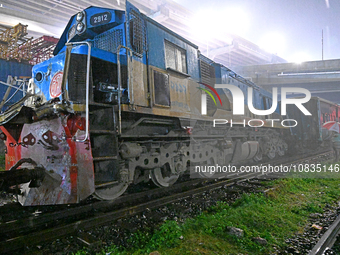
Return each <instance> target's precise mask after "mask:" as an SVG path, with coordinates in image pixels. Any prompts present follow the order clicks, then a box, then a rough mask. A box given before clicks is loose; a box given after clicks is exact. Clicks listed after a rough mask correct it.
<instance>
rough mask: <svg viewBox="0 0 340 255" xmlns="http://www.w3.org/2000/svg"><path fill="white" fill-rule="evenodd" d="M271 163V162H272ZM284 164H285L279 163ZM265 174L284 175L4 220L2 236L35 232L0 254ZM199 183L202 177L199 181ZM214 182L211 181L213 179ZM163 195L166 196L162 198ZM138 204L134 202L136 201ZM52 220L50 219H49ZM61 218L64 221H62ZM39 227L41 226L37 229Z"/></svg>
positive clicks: (0, 245) (8, 243)
mask: <svg viewBox="0 0 340 255" xmlns="http://www.w3.org/2000/svg"><path fill="white" fill-rule="evenodd" d="M328 154H330V152H323V153H320V154H317V155H315V154H314V155H312V156H308V157H306V158H303V159H300V160H295V161H290V162H289V163H287V162H286V163H285V164H293V163H297V162H301V161H305V160H309V159H315V158H316V157H319V156H322V155H328ZM272 163H273V162H272ZM282 164H284V163H282ZM265 176H268V177H269V178H270V177H272V176H274V177H281V176H283V175H281V176H280V175H275V174H274V175H270V174H263V173H260V174H259V173H246V174H244V173H243V174H241V173H239V174H235V177H234V178H232V179H227V180H222V181H221V180H220V181H218V182H215V183H213V184H209V185H205V186H202V187H196V188H193V189H189V190H186V191H184V192H180V191H181V190H183V187H186V188H187V189H188V188H189V187H190V186H189V185H188V183H191V184H192V186H195V182H196V183H197V180H192V181H189V182H184V183H180V184H178V185H174V186H173V188H176V189H177V192H179V193H176V194H172V195H170V196H165V195H166V194H169V193H170V192H173V190H172V189H171V188H170V189H169V188H157V189H154V191H155V192H154V194H160V195H161V196H163V197H161V198H156V199H155V198H153V200H151V201H147V202H142V203H139V204H138V202H135V203H134V202H133V201H132V200H131V201H130V203H128V199H127V197H129V196H131V197H135V199H136V200H135V201H141V198H143V197H150V194H151V193H152V192H150V191H145V192H141V193H137V194H131V195H127V196H122V197H120V198H118V199H117V200H115V201H101V202H98V203H93V204H89V205H85V206H80V207H76V208H72V209H68V210H67V212H60V211H59V212H55V213H52V214H48V215H46V216H45V217H41V218H35V217H30V218H29V219H25V220H18V221H17V222H12V223H8V224H7V223H5V224H1V225H0V226H1V227H0V235H2V236H6V235H7V236H8V235H9V236H10V235H11V234H12V233H15V234H16V231H18V232H20V230H22V229H23V230H24V231H26V233H27V232H28V229H31V231H32V230H36V229H38V230H37V231H36V232H33V233H32V232H29V233H27V234H25V233H23V232H24V231H22V232H21V233H20V236H15V237H10V238H9V239H7V240H2V241H1V242H0V253H5V252H10V251H13V250H17V249H20V248H23V247H25V246H28V245H29V246H32V245H35V244H39V243H41V242H47V241H51V240H55V239H57V238H60V237H62V236H65V235H75V234H77V232H78V231H79V230H88V229H91V228H94V227H98V226H100V225H103V224H106V223H109V222H112V221H115V220H117V219H120V218H124V217H128V216H132V215H134V214H137V213H140V212H143V211H145V210H146V209H154V208H157V207H160V206H163V205H166V204H169V203H172V202H176V201H178V200H181V199H183V198H185V197H189V196H192V195H196V194H201V193H204V192H206V191H209V190H214V189H218V188H221V187H226V186H231V185H234V184H237V183H240V182H243V181H246V180H250V179H253V178H261V177H265ZM200 181H201V182H202V180H200ZM212 181H213V180H212ZM164 196H165V197H164ZM127 203H128V204H129V206H127V207H125V208H123V209H119V210H115V211H108V210H112V209H113V208H115V209H116V208H121V207H120V206H118V205H122V204H125V205H126V204H127ZM136 203H137V204H136ZM65 215H66V216H67V220H70V218H72V217H73V218H76V219H75V220H76V221H75V222H72V223H65V217H66V216H65ZM80 215H82V217H83V218H84V216H85V217H88V218H85V219H82V218H81V217H80ZM51 219H52V220H51ZM63 220H64V221H63ZM51 221H53V222H54V224H56V222H57V223H58V224H60V223H64V225H62V226H58V227H56V226H50V225H49V226H48V223H49V222H51ZM45 224H46V225H47V227H49V229H43V230H41V227H42V226H44V225H45ZM39 228H40V229H39Z"/></svg>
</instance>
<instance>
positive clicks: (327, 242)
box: [308, 215, 340, 255]
mask: <svg viewBox="0 0 340 255" xmlns="http://www.w3.org/2000/svg"><path fill="white" fill-rule="evenodd" d="M339 232H340V215H339V216H338V217H337V218H336V220H335V221H334V222H333V224H332V225H331V226H330V227H329V228H328V230H327V231H326V233H324V234H323V236H322V237H321V238H320V240H319V241H318V242H317V243H316V245H315V246H314V247H313V249H312V250H311V251H310V252H309V253H308V255H322V254H325V252H326V251H327V250H328V249H329V248H332V246H333V245H334V243H335V241H336V238H337V236H338V234H339Z"/></svg>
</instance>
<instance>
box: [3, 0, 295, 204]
mask: <svg viewBox="0 0 340 255" xmlns="http://www.w3.org/2000/svg"><path fill="white" fill-rule="evenodd" d="M54 55H55V56H54V57H53V58H51V59H50V60H47V61H45V62H43V63H40V64H38V65H36V66H34V67H33V74H32V77H33V79H32V82H31V83H30V85H29V88H28V91H27V93H26V95H25V97H24V98H23V99H21V100H20V101H19V102H17V103H16V104H14V105H13V106H11V107H10V108H9V109H8V110H7V111H6V112H4V113H3V114H2V115H1V116H0V125H1V127H0V128H1V131H2V132H1V134H0V138H1V139H2V140H4V141H5V143H6V146H7V151H6V170H10V171H5V174H6V176H5V174H4V175H3V176H2V180H3V186H7V187H10V186H13V185H18V186H17V187H19V190H17V191H16V192H18V197H19V200H20V202H21V203H22V204H23V205H41V204H65V203H76V202H79V201H81V200H84V199H85V198H87V197H89V196H90V195H93V196H95V197H97V198H99V199H103V200H110V199H114V198H116V197H118V196H120V195H121V194H123V193H124V192H125V190H126V189H127V187H128V186H129V185H131V184H136V183H140V182H148V181H149V180H150V179H151V180H152V181H153V182H154V183H155V184H156V185H157V186H161V187H167V186H170V185H172V184H174V183H175V182H176V181H177V180H178V178H179V176H181V175H182V174H184V173H185V172H186V171H188V169H189V168H190V166H195V165H203V164H206V165H214V164H219V165H223V164H228V163H237V162H242V161H247V160H255V161H260V160H262V158H263V157H266V158H269V159H273V158H274V157H277V156H283V155H284V154H285V152H286V151H287V143H286V142H285V141H284V139H283V134H284V133H285V132H286V133H287V134H288V133H289V128H287V127H285V126H282V125H279V123H280V121H281V119H282V117H281V115H279V113H278V112H277V111H275V112H273V113H272V114H270V115H266V116H255V115H254V114H253V113H251V111H249V107H248V105H247V102H248V101H247V96H246V97H245V98H244V102H240V101H236V100H233V98H232V95H231V93H230V91H228V90H227V89H224V88H216V89H215V88H214V84H229V85H234V86H236V87H237V88H238V89H240V90H241V91H243V92H244V94H246V92H247V89H248V88H252V91H253V94H252V99H253V100H252V102H253V107H255V108H256V109H263V110H265V109H268V108H269V107H270V106H271V105H272V104H273V101H272V100H273V99H272V95H271V93H269V92H267V91H265V90H263V89H261V88H259V87H257V86H256V85H255V84H253V83H252V82H250V81H247V80H245V79H244V78H242V77H241V76H239V75H237V74H236V73H234V72H233V71H232V70H230V69H228V68H227V67H225V66H222V65H220V64H218V63H215V62H213V61H212V60H210V59H209V58H207V57H205V56H203V55H202V54H201V53H200V51H199V49H198V47H197V46H196V45H195V44H193V43H191V42H190V41H188V40H186V39H185V38H183V37H181V36H179V35H178V34H176V33H174V32H173V31H171V30H169V29H167V28H166V27H164V26H162V25H160V24H159V23H157V22H155V21H154V20H152V19H150V18H148V17H147V16H145V15H143V14H141V13H140V12H139V10H138V9H137V8H135V7H134V6H133V5H131V4H130V3H129V2H127V3H126V11H120V10H112V9H105V8H98V7H89V8H87V9H85V10H84V11H81V12H79V13H77V14H76V15H74V16H73V17H72V18H71V19H70V21H69V23H68V25H67V27H66V29H65V31H64V33H63V34H62V37H61V39H60V41H59V42H58V44H57V46H56V48H55V51H54ZM216 98H218V100H216ZM203 99H204V100H203ZM239 105H243V106H244V109H245V112H244V115H242V116H240V115H238V116H233V113H232V112H233V110H234V109H236V106H239ZM203 106H204V107H203ZM203 108H204V109H205V112H204V113H203V114H202V109H203ZM216 119H220V120H221V119H224V120H225V119H228V120H231V119H232V121H233V122H234V125H230V123H229V124H228V125H218V126H216V127H214V128H213V127H212V122H213V120H216ZM268 119H275V120H280V121H278V122H275V123H274V122H273V121H272V122H270V121H267V120H268ZM255 122H256V123H260V124H256V125H255ZM242 123H243V124H244V125H243V124H242ZM246 123H247V125H246ZM250 123H252V124H251V125H248V124H250Z"/></svg>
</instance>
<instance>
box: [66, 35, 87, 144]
mask: <svg viewBox="0 0 340 255" xmlns="http://www.w3.org/2000/svg"><path fill="white" fill-rule="evenodd" d="M76 44H87V46H88V52H87V66H86V113H85V115H86V117H85V118H86V122H85V138H84V139H83V140H78V139H76V140H75V141H76V142H82V143H84V142H86V141H87V140H88V137H89V90H90V89H89V88H90V65H91V43H90V42H86V41H84V42H71V43H66V46H67V45H72V46H73V45H76Z"/></svg>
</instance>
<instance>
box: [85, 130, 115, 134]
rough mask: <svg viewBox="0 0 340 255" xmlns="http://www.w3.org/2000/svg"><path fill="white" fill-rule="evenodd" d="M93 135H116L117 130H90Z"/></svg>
mask: <svg viewBox="0 0 340 255" xmlns="http://www.w3.org/2000/svg"><path fill="white" fill-rule="evenodd" d="M90 134H93V135H115V134H116V132H115V131H112V130H90Z"/></svg>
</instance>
